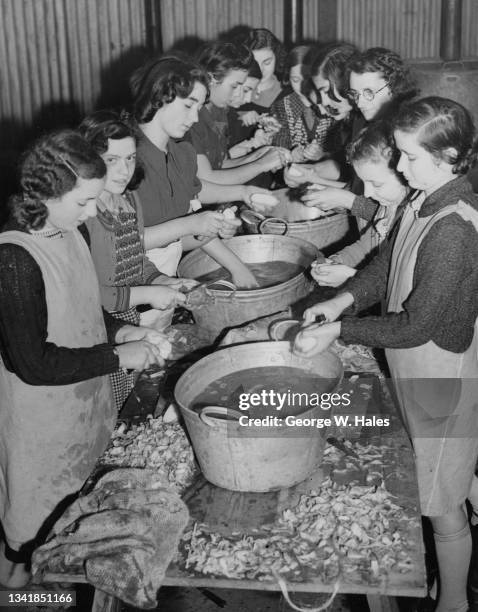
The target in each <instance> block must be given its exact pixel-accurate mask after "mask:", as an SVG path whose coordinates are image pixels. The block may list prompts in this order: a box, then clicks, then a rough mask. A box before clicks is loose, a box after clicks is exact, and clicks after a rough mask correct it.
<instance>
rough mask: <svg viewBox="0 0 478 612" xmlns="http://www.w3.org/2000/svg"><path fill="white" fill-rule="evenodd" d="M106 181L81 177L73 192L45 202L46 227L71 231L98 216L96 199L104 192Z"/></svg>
mask: <svg viewBox="0 0 478 612" xmlns="http://www.w3.org/2000/svg"><path fill="white" fill-rule="evenodd" d="M104 186H105V179H104V178H101V179H84V178H81V177H79V178H78V179H77V181H76V185H75V186H74V187H73V189H72V190H71V191H69V192H68V193H65V194H64V195H63V196H61V197H60V198H52V199H50V200H47V201H46V202H45V206H46V207H47V208H48V217H47V220H46V224H45V227H47V228H50V229H53V228H54V229H59V230H63V231H71V230H73V229H75V228H77V227H78V226H79V225H81V224H82V223H83V222H84V221H86V220H87V219H88V218H89V217H95V216H96V198H97V197H98V196H99V195H100V193H101V192H102V191H103V189H104Z"/></svg>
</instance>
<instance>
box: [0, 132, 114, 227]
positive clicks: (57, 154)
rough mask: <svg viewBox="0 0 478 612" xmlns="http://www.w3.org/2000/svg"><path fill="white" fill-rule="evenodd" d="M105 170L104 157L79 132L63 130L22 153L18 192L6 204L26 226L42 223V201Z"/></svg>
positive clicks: (44, 212)
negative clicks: (19, 190) (78, 181)
mask: <svg viewBox="0 0 478 612" xmlns="http://www.w3.org/2000/svg"><path fill="white" fill-rule="evenodd" d="M105 174H106V166H105V163H104V161H103V160H102V159H101V157H100V156H99V155H98V153H97V152H96V151H95V150H94V149H93V147H92V146H91V145H90V144H89V143H88V142H87V140H86V139H85V138H84V137H83V136H82V135H81V134H79V133H78V132H75V131H73V130H62V131H59V132H53V133H51V134H48V135H46V136H44V137H43V138H40V139H39V140H38V141H36V142H35V143H34V144H33V145H32V146H31V147H30V149H29V150H28V151H26V153H25V154H24V155H23V158H22V162H21V164H20V188H21V194H20V195H17V196H13V198H11V200H10V202H9V205H10V208H11V211H12V214H13V217H14V219H15V220H16V221H17V223H18V224H19V225H20V227H22V228H24V229H26V230H30V229H32V230H38V229H41V228H42V227H43V226H44V225H45V221H46V220H47V218H48V208H47V206H46V205H45V202H46V201H47V200H50V199H56V198H61V197H63V196H64V195H65V194H67V193H69V192H70V191H72V190H73V189H74V188H75V186H76V183H77V180H78V178H83V179H101V178H103V177H104V176H105Z"/></svg>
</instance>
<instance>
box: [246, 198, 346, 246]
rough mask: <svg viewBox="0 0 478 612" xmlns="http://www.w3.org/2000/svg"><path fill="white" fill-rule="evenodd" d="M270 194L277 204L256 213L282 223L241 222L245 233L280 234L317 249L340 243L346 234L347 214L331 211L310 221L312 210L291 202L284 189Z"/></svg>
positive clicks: (298, 202) (296, 202)
mask: <svg viewBox="0 0 478 612" xmlns="http://www.w3.org/2000/svg"><path fill="white" fill-rule="evenodd" d="M274 195H275V196H276V197H277V199H278V200H279V204H278V205H277V206H274V208H269V209H268V210H267V209H264V210H260V209H258V208H257V207H255V209H256V210H257V212H259V213H262V214H263V216H264V217H265V218H273V219H281V220H283V221H285V222H286V226H284V223H280V222H278V221H277V222H276V223H274V222H271V223H269V222H267V223H262V224H261V223H260V220H259V222H257V223H255V224H254V223H248V222H245V223H243V228H244V231H245V232H246V233H249V234H250V233H252V234H255V233H264V234H282V235H286V236H293V237H295V238H301V239H302V240H306V241H307V242H311V243H312V244H314V245H315V246H316V247H317V248H318V249H324V248H326V247H331V245H334V244H335V243H338V242H340V241H341V240H343V238H344V237H345V236H346V234H347V232H348V231H349V215H348V213H346V212H331V213H328V214H326V215H325V216H322V217H319V218H317V219H314V218H311V213H312V214H313V210H314V209H311V208H308V207H307V206H304V204H302V202H300V201H298V200H291V199H290V196H289V190H288V189H278V190H277V191H274Z"/></svg>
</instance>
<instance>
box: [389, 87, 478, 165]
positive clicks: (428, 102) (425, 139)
mask: <svg viewBox="0 0 478 612" xmlns="http://www.w3.org/2000/svg"><path fill="white" fill-rule="evenodd" d="M393 129H394V130H398V131H401V132H406V133H409V134H416V135H417V142H418V143H419V145H420V146H421V147H423V148H424V149H425V150H426V151H428V152H429V153H431V154H432V155H433V156H434V157H436V158H437V159H439V160H443V161H445V162H446V163H447V164H450V165H451V166H452V167H453V173H454V174H466V172H468V170H469V169H470V168H471V167H472V166H473V165H474V164H475V163H476V161H477V158H478V145H477V142H476V140H475V126H474V123H473V119H472V117H471V115H470V113H469V111H468V110H467V109H466V108H465V107H464V106H462V105H461V104H459V103H458V102H455V101H454V100H449V99H448V98H441V97H439V96H429V97H427V98H422V99H421V100H416V101H415V102H409V103H408V104H406V105H404V106H403V107H402V108H401V109H400V111H399V113H398V115H397V116H396V117H395V119H394V121H393ZM452 149H453V150H454V151H455V152H454V153H452V152H451V150H452Z"/></svg>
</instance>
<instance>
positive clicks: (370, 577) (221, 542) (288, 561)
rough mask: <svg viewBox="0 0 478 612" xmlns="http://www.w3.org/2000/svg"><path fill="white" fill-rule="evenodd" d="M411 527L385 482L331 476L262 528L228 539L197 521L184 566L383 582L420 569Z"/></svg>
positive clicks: (239, 575) (268, 576)
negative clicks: (413, 551)
mask: <svg viewBox="0 0 478 612" xmlns="http://www.w3.org/2000/svg"><path fill="white" fill-rule="evenodd" d="M379 449H380V447H376V448H375V450H379ZM367 450H368V455H375V454H377V453H375V452H374V453H372V450H373V449H372V448H368V449H367ZM364 454H365V453H364ZM411 525H412V526H417V525H418V522H417V519H416V518H414V517H411V516H409V514H408V513H407V512H406V511H405V509H403V508H401V507H400V506H398V505H397V504H396V503H395V498H394V497H393V496H392V495H391V494H390V493H389V492H388V491H387V490H386V489H385V488H384V487H383V486H379V487H377V486H359V485H347V486H338V485H337V484H336V483H333V482H332V480H330V479H326V480H325V481H324V483H323V484H322V486H321V487H320V489H319V491H318V492H315V491H311V492H310V493H308V494H307V495H302V496H301V497H300V499H299V502H298V504H297V505H296V506H295V507H293V508H288V509H286V510H284V511H283V513H282V515H281V517H280V518H279V519H277V520H276V521H275V523H273V524H271V525H267V526H264V527H263V529H262V532H263V533H261V534H258V535H247V536H243V537H240V536H239V535H236V536H234V535H231V536H228V537H224V536H222V535H220V534H217V533H214V532H211V530H210V528H209V527H208V526H207V525H204V524H198V523H195V524H194V526H193V528H192V529H190V530H189V531H188V532H187V533H185V534H184V536H183V542H184V552H183V553H182V555H183V558H182V560H181V565H182V564H184V567H185V569H186V570H194V571H195V572H199V573H202V574H207V575H214V576H216V577H226V578H236V579H256V580H261V581H262V580H264V581H266V580H274V577H273V573H274V572H277V573H278V574H280V575H282V576H283V577H284V578H286V579H287V580H290V581H293V582H294V581H295V582H302V581H305V580H307V579H308V578H310V579H313V578H314V577H317V576H320V578H321V580H322V581H323V582H324V583H333V582H334V581H335V580H337V578H338V577H339V576H340V577H341V578H342V579H344V580H346V581H347V582H357V581H363V580H366V581H367V583H369V584H380V582H382V581H386V580H387V576H388V573H389V572H390V571H395V572H400V573H405V572H410V571H412V570H413V569H414V564H413V561H412V559H411V557H410V555H409V552H408V551H409V550H410V549H413V547H414V545H415V543H414V542H412V541H409V540H408V539H407V537H406V535H404V534H406V533H408V529H410V526H411Z"/></svg>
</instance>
